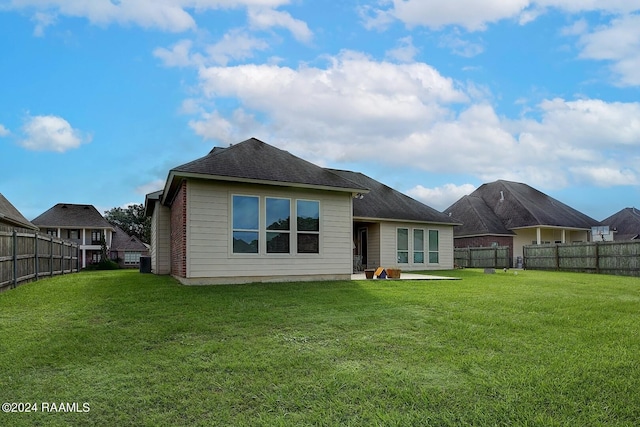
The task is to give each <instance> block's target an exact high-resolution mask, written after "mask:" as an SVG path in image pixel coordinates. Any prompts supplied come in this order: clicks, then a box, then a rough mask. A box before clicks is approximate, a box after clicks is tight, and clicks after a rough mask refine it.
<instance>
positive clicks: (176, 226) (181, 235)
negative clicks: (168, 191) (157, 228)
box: [171, 180, 187, 277]
mask: <svg viewBox="0 0 640 427" xmlns="http://www.w3.org/2000/svg"><path fill="white" fill-rule="evenodd" d="M171 274H173V275H176V276H179V277H187V181H184V180H183V181H182V184H181V185H180V189H179V190H178V193H177V194H176V198H175V199H174V200H173V204H172V205H171Z"/></svg>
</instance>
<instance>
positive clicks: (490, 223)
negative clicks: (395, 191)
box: [445, 180, 600, 236]
mask: <svg viewBox="0 0 640 427" xmlns="http://www.w3.org/2000/svg"><path fill="white" fill-rule="evenodd" d="M472 198H473V199H472ZM482 204H484V205H486V207H483V206H482ZM445 213H450V214H451V215H452V216H453V217H454V218H457V219H458V220H460V221H462V222H463V224H464V225H463V227H462V228H460V229H459V230H456V231H455V235H456V236H461V235H480V234H505V233H504V230H513V229H516V228H523V227H535V226H550V227H567V228H579V229H586V230H589V229H591V227H592V226H594V225H600V222H599V221H597V220H595V219H593V218H591V217H589V216H587V215H585V214H583V213H581V212H579V211H577V210H575V209H573V208H571V207H570V206H567V205H565V204H564V203H562V202H560V201H558V200H556V199H554V198H553V197H550V196H548V195H546V194H544V193H542V192H541V191H538V190H536V189H535V188H532V187H530V186H528V185H526V184H522V183H519V182H512V181H504V180H499V181H495V182H491V183H488V184H483V185H481V186H480V187H479V188H478V189H476V190H475V191H474V192H473V193H471V194H470V195H469V199H468V200H467V201H466V202H465V201H462V200H459V201H458V202H456V203H454V204H453V205H451V206H450V207H449V208H447V209H446V210H445ZM496 218H497V219H498V220H499V222H500V223H501V224H502V227H500V226H499V224H498V223H497V221H496ZM462 233H464V234H462Z"/></svg>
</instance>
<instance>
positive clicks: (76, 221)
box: [32, 203, 114, 268]
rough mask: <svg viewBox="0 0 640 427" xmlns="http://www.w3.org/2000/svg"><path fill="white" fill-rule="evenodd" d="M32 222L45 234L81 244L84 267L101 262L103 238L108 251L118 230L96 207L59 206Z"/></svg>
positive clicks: (59, 204)
mask: <svg viewBox="0 0 640 427" xmlns="http://www.w3.org/2000/svg"><path fill="white" fill-rule="evenodd" d="M32 222H33V223H34V224H35V225H37V226H38V227H40V230H41V231H42V232H45V233H47V234H50V235H52V236H55V237H59V238H62V239H67V240H71V241H73V242H75V243H78V244H79V245H80V250H81V252H82V255H81V258H82V268H85V267H86V266H87V265H88V264H92V263H97V262H99V261H100V257H101V249H102V246H101V242H102V239H103V238H104V240H105V244H106V246H107V251H108V250H109V247H110V246H111V240H112V235H113V231H114V227H113V226H112V225H111V224H109V223H108V222H107V220H106V219H104V218H103V217H102V215H100V213H99V212H98V210H97V209H96V208H95V207H93V206H92V205H77V204H72V203H58V204H57V205H55V206H54V207H52V208H51V209H49V210H47V211H46V212H44V213H43V214H41V215H40V216H38V217H37V218H34V219H33V220H32Z"/></svg>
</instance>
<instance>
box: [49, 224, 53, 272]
mask: <svg viewBox="0 0 640 427" xmlns="http://www.w3.org/2000/svg"><path fill="white" fill-rule="evenodd" d="M49 273H50V274H51V275H50V277H53V236H52V235H51V234H50V235H49Z"/></svg>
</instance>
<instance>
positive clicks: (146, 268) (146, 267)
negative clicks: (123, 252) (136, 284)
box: [140, 256, 151, 273]
mask: <svg viewBox="0 0 640 427" xmlns="http://www.w3.org/2000/svg"><path fill="white" fill-rule="evenodd" d="M140 273H151V257H150V256H141V257H140Z"/></svg>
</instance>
